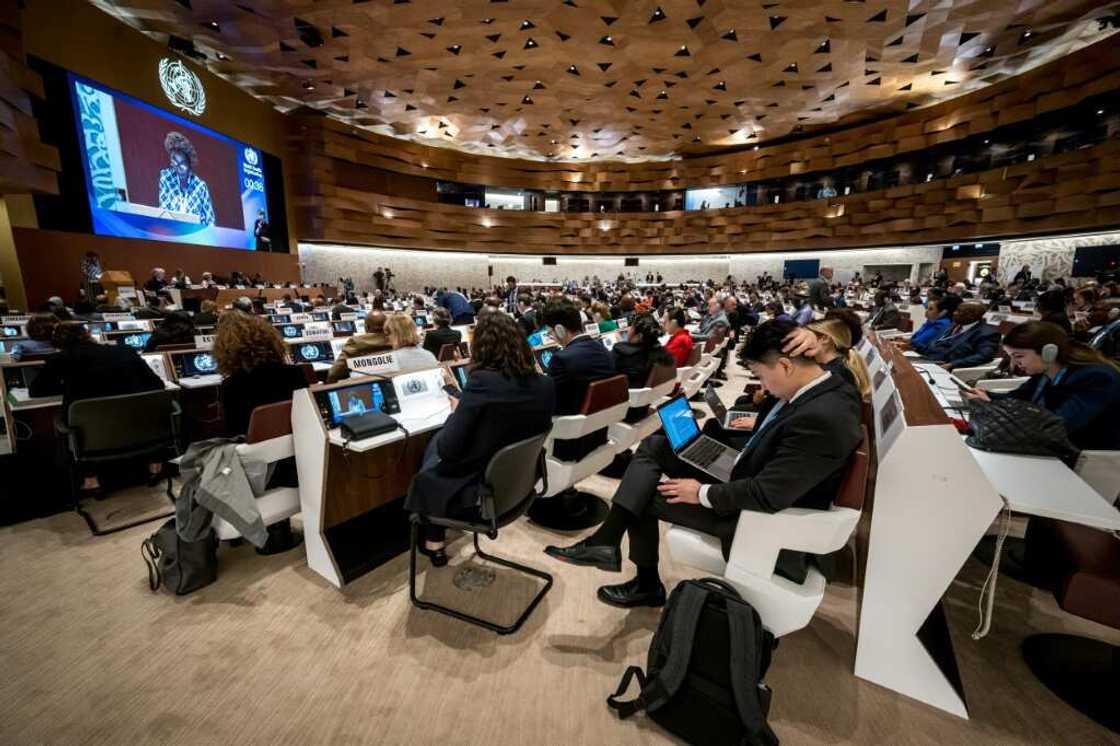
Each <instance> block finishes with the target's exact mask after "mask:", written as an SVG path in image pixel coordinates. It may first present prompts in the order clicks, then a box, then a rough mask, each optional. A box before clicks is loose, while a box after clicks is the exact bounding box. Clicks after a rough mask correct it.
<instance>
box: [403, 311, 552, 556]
mask: <svg viewBox="0 0 1120 746" xmlns="http://www.w3.org/2000/svg"><path fill="white" fill-rule="evenodd" d="M520 331H521V330H520V329H519V328H518V327H517V322H515V321H514V320H513V318H512V317H510V316H507V315H506V314H503V313H486V314H483V315H481V316H479V317H478V323H477V324H476V326H475V330H474V349H473V350H472V351H471V360H472V362H473V368H472V370H471V374H470V378H469V379H468V380H467V385H466V387H465V388H464V389H463V392H462V396H461V397H460V398H459V399H458V401H457V402H456V400H454V399H452V402H451V406H452V412H451V416H449V417H448V418H447V421H446V422H445V423H444V425H443V429H442V430H440V432H439V433H438V434H437V435H436V437H434V438H432V440H431V442H430V443H429V444H428V450H427V452H426V453H425V454H424V464H423V466H422V467H421V469H420V471H419V472H418V473H417V474H416V477H415V478H414V479H413V481H412V486H411V487H410V488H409V492H408V497H407V498H406V500H405V508H407V509H408V510H409V511H411V512H413V513H420V514H421V515H429V516H441V517H462V518H471V517H474V516H476V515H477V508H478V487H479V484H480V483H481V481H482V477H483V474H484V472H485V471H486V466H487V464H488V463H490V459H491V457H493V455H494V454H495V453H497V452H498V451H499V450H501V449H502V448H504V447H506V446H508V445H510V444H512V443H516V442H518V441H521V440H525V439H526V438H530V437H532V436H534V435H540V434H541V433H544V432H547V431H548V429H549V428H550V427H551V426H552V412H553V409H554V408H555V398H556V390H555V386H554V384H553V381H552V379H551V378H549V377H548V376H542V375H540V374H539V373H537V372H536V369H535V368H534V364H533V352H532V350H531V349H530V347H529V344H528V342H527V341H526V340H525V337H524V336H522V334H521V333H520ZM419 549H420V552H421V553H422V554H424V555H426V556H427V557H428V558H429V559H430V560H431V561H432V564H433V565H434V566H436V567H442V566H444V565H446V564H447V554H446V553H445V551H444V530H443V529H442V528H439V527H436V526H431V527H428V529H427V534H426V536H425V541H424V542H423V543H422V544H421V546H420V547H419Z"/></svg>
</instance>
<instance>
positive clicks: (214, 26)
mask: <svg viewBox="0 0 1120 746" xmlns="http://www.w3.org/2000/svg"><path fill="white" fill-rule="evenodd" d="M206 25H207V26H209V27H210V28H212V29H214V30H215V31H220V30H221V26H219V25H218V22H217V21H207V22H206Z"/></svg>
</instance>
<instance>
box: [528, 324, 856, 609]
mask: <svg viewBox="0 0 1120 746" xmlns="http://www.w3.org/2000/svg"><path fill="white" fill-rule="evenodd" d="M796 328H797V325H796V324H795V323H793V322H791V321H768V322H766V323H764V324H761V325H760V326H759V327H758V328H757V329H756V330H755V332H754V333H753V334H752V335H751V338H750V340H748V342H747V343H746V345H745V347H744V350H743V357H744V358H745V359H746V360H747V361H748V363H749V365H750V369H751V372H752V373H754V374H755V375H756V376H758V378H759V379H760V380H761V381H762V385H763V386H764V387H765V388H766V390H767V391H769V392H770V393H771V394H773V395H774V396H775V397H777V399H778V403H777V404H776V405H775V406H774V408H773V409H771V410H770V412H769V414H768V415H767V417H766V419H764V420H763V421H762V422H761V423H760V424H759V425H758V426H757V427H756V428H755V430H754V434H753V435H752V437H751V440H750V441H748V443H747V445H746V447H745V449H744V450H743V451H742V452H741V454H740V456H739V458H738V460H737V461H736V463H735V467H734V468H733V469H732V472H731V481H729V482H727V483H719V482H718V481H717V480H716V479H715V477H713V476H711V475H710V474H708V473H707V472H704V471H701V470H699V469H697V468H695V467H693V466H690V465H689V464H686V463H685V462H683V461H681V460H680V459H679V458H677V456H676V455H675V454H674V453H673V450H672V447H671V446H670V444H669V441H668V439H667V438H666V437H665V436H664V435H662V434H660V433H658V434H655V435H651V436H650V437H648V438H646V439H645V440H644V441H642V445H641V447H640V448H639V449H638V452H637V454H635V456H634V458H633V460H632V461H631V463H630V466H629V467H628V468H627V470H626V475H625V476H624V477H623V478H622V484H621V485H619V488H618V491H617V492H616V493H615V495H614V500H613V502H612V505H611V512H610V514H609V515H608V516H607V520H606V521H605V522H604V523H603V524H602V525H601V526H600V527H599V528H598V530H596V532H595V533H594V534H592V535H591V536H590V537H588V538H587V539H585V540H584V541H581V542H579V543H577V544H575V545H573V546H570V547H564V548H561V547H554V546H550V547H548V548H547V549H545V552H546V553H548V554H549V555H551V556H553V557H556V558H557V559H560V560H564V561H566V562H570V563H572V564H577V565H589V566H592V567H598V568H599V569H601V570H608V571H614V572H617V571H618V570H619V569H621V566H622V552H621V549H620V548H619V547H620V544H621V542H622V535H623V534H624V533H625V534H627V535H628V536H629V538H630V559H631V561H633V562H634V564H635V565H637V567H638V574H637V577H635V578H634V579H632V580H630V581H627V582H625V583H622V584H620V585H608V586H603V587H601V588H600V589H599V593H598V595H599V599H600V600H601V601H603V602H604V603H607V604H610V605H612V606H619V607H622V608H630V607H634V606H661V605H663V604H664V603H665V587H664V585H662V583H661V579H660V577H659V575H658V571H657V563H658V528H657V522H658V520H666V521H669V522H671V523H676V524H679V525H682V526H687V527H689V528H692V529H695V530H697V531H702V532H704V533H707V534H710V535H712V536H716V537H718V538H719V540H720V542H721V544H722V546H723V553H724V556H725V557H726V556H728V555H729V553H730V550H731V541H732V539H733V538H734V536H735V527H736V524H737V523H738V520H739V512H740V511H742V510H758V511H763V512H766V513H774V512H777V511H779V510H784V509H785V508H790V507H798V508H811V509H816V510H826V509H827V508H828V507H829V505H830V504H831V503H832V501H833V499H834V498H835V497H836V493H837V491H838V489H839V487H840V482H841V480H842V479H843V474H844V469H845V467H846V466H847V463H848V460H849V458H850V457H851V455H852V453H853V452H854V451H855V449H856V448H857V447H858V446H859V442H860V438H861V431H860V417H861V412H860V403H859V401H858V400H857V398H856V397H853V396H851V394H850V391H849V390H848V388H847V386H846V385H845V384H844V382H843V381H841V380H840V379H839V378H837V377H835V376H833V375H831V374H830V373H828V372H827V371H826V370H824V369H823V368H821V367H820V366H819V365H818V364H817V363H816V362H815V361H813V360H812V359H811V358H807V357H788V356H786V355H785V353H783V352H782V347H783V345H784V344H785V342H784V339H785V338H786V336H787V335H789V334H790V333H791V332H792V331H794V330H795V329H796ZM663 475H664V476H667V477H669V480H668V481H666V482H662V483H660V484H659V482H660V479H661V477H662V476H663ZM807 562H808V558H807V557H806V556H805V555H804V554H799V553H792V552H783V553H782V555H781V556H779V560H778V567H777V568H776V571H777V572H778V573H779V574H781V575H784V576H786V577H788V578H789V579H791V580H793V581H795V582H802V581H803V580H804V577H805V573H806V568H807V564H806V563H807Z"/></svg>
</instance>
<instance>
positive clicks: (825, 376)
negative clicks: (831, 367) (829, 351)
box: [786, 370, 832, 404]
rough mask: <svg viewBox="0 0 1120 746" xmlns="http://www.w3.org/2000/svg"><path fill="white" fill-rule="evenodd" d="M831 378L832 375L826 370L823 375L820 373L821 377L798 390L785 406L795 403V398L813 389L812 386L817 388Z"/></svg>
mask: <svg viewBox="0 0 1120 746" xmlns="http://www.w3.org/2000/svg"><path fill="white" fill-rule="evenodd" d="M831 376H832V374H831V373H830V372H828V371H827V370H826V371H825V372H824V373H822V374H821V375H819V376H817V377H816V378H814V379H813V380H812V381H809V382H808V383H807V384H805V385H804V386H802V387H801V388H799V389H798V390H797V392H796V393H794V395H793V396H791V397H790V398H789V401H788V402H786V404H793V403H794V402H795V401H797V397H799V396H801V395H802V394H804V393H805V392H806V391H808V390H809V389H811V388H813V387H814V386H818V385H820V384H822V383H824V382H825V381H827V380H828V379H829V377H831Z"/></svg>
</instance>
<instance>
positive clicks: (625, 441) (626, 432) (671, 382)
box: [607, 364, 677, 452]
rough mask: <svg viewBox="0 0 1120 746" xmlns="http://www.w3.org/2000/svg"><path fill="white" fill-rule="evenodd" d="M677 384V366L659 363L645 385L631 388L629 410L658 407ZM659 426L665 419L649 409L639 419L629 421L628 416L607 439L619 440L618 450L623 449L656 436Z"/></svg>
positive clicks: (609, 431)
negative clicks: (654, 434) (661, 418)
mask: <svg viewBox="0 0 1120 746" xmlns="http://www.w3.org/2000/svg"><path fill="white" fill-rule="evenodd" d="M676 387H677V371H676V368H674V367H673V366H672V365H671V364H670V365H655V366H653V367H652V368H651V369H650V371H649V377H648V378H647V379H646V385H645V386H644V387H643V388H640V389H630V402H629V409H637V408H648V407H656V406H657V405H658V404H660V403H661V402H662V401H663V400H664V399H665V398H666V397H668V396H669V394H671V393H673V389H675V388H676ZM659 427H661V420H660V418H659V417H658V416H657V412H649V413H647V414H646V416H645V417H643V418H642V419H641V420H639V421H637V422H627V421H626V420H625V419H624V420H623V421H621V422H616V423H615V424H613V425H611V426H610V429H609V430H608V431H607V438H608V439H610V440H611V441H613V442H614V443H615V445H616V447H617V449H618V452H622V451H624V450H626V449H628V448H630V447H632V446H634V445H635V444H637V443H640V442H641V441H642V440H643V439H645V438H646V437H648V436H650V435H652V434H653V433H654V432H656V431H657V429H658V428H659Z"/></svg>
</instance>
